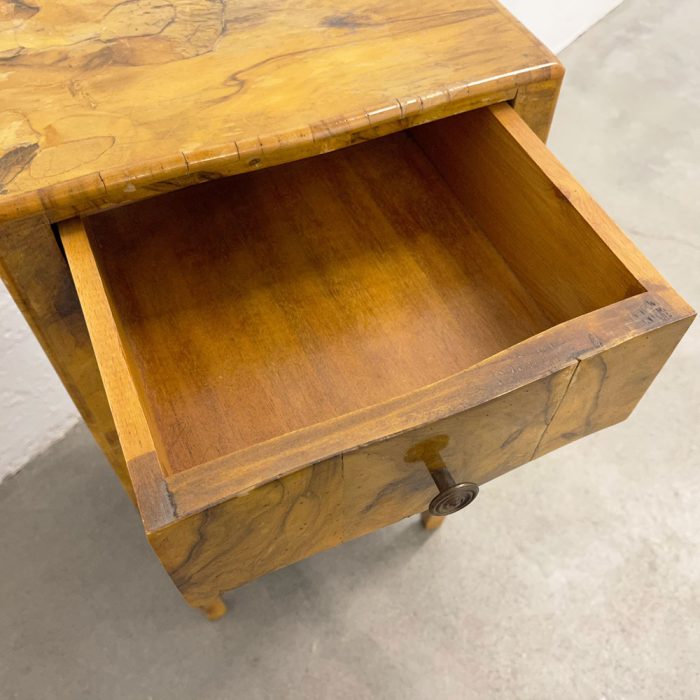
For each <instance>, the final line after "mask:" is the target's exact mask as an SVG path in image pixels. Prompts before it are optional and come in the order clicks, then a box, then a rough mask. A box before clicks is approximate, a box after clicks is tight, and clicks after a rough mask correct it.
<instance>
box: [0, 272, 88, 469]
mask: <svg viewBox="0 0 700 700" xmlns="http://www.w3.org/2000/svg"><path fill="white" fill-rule="evenodd" d="M77 420H78V412H77V411H76V410H75V407H74V406H73V404H72V403H71V400H70V399H69V398H68V394H67V393H66V391H65V389H64V388H63V385H62V384H61V382H60V381H59V380H58V377H57V376H56V374H55V372H54V371H53V368H52V367H51V365H50V364H49V361H48V360H47V359H46V356H45V355H44V353H43V351H42V349H41V347H40V346H39V343H38V342H37V341H36V339H35V338H34V336H33V335H32V333H31V331H30V330H29V327H28V326H27V323H26V321H25V320H24V318H22V314H21V313H20V312H19V310H18V309H17V307H16V306H15V305H14V302H13V301H12V298H11V297H10V295H9V293H8V292H7V290H6V289H5V286H4V285H3V284H2V283H1V282H0V481H1V480H2V479H3V478H4V477H6V476H8V475H9V474H12V473H14V472H16V471H17V470H18V469H19V468H20V467H21V466H22V465H23V464H24V463H25V462H26V461H27V460H29V459H31V458H32V457H33V456H35V455H36V454H38V453H39V452H41V451H42V450H44V449H46V448H47V447H48V446H49V445H50V444H51V443H52V442H54V441H55V440H57V439H58V438H60V437H61V436H62V435H64V434H65V433H66V431H67V430H68V429H69V428H70V427H72V426H73V425H75V423H76V422H77Z"/></svg>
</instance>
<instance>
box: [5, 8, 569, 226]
mask: <svg viewBox="0 0 700 700" xmlns="http://www.w3.org/2000/svg"><path fill="white" fill-rule="evenodd" d="M0 66H1V67H2V75H3V95H4V96H5V98H6V99H5V101H4V105H5V106H4V108H3V109H2V110H1V111H0V135H1V137H0V139H1V140H0V192H3V193H4V194H2V195H0V220H1V219H8V218H18V217H22V216H29V215H31V214H33V213H37V212H39V211H45V212H46V213H47V216H49V218H51V219H52V220H57V219H60V218H67V217H68V216H70V215H75V214H77V213H80V212H84V211H88V210H94V209H96V208H101V207H104V206H109V205H110V204H113V203H115V202H123V201H129V200H130V199H137V198H142V197H146V196H152V195H154V194H157V193H159V192H162V191H164V190H167V189H174V188H178V187H182V186H184V185H187V184H192V183H195V182H198V181H201V179H207V178H210V177H212V176H216V175H221V174H224V173H226V174H231V173H234V172H243V171H245V170H250V169H257V168H260V167H264V166H265V165H268V164H271V163H279V162H284V161H288V160H293V159H295V158H299V157H303V156H307V155H312V154H314V153H320V152H324V151H327V150H331V149H333V148H338V147H340V146H343V145H349V144H351V143H354V142H356V140H357V139H358V138H360V139H363V138H367V137H368V136H373V135H377V134H378V133H381V129H382V126H383V125H388V124H393V125H394V128H398V121H399V120H401V119H403V120H405V122H404V124H403V126H408V125H410V124H413V123H418V122H419V121H422V120H425V119H435V118H437V117H439V116H444V115H445V114H450V113H455V112H457V111H461V110H464V109H468V108H471V107H474V106H478V105H479V104H484V103H489V102H494V101H500V100H504V99H512V98H516V96H517V94H518V91H519V90H520V89H521V88H523V87H526V86H528V85H530V84H532V83H538V82H549V81H553V82H554V83H557V84H558V83H559V82H560V81H561V76H562V74H563V71H562V70H561V67H560V66H559V63H558V61H557V60H556V58H555V57H554V56H553V55H552V54H551V53H550V52H549V51H548V50H547V49H546V48H545V47H543V46H542V45H541V44H540V43H539V42H538V41H537V40H536V39H535V38H534V37H532V36H531V35H530V34H529V33H528V32H527V31H526V30H524V29H523V28H522V26H521V25H520V24H519V23H518V22H517V21H515V20H514V19H513V18H512V17H511V16H510V15H508V14H507V13H506V12H505V11H504V10H503V9H502V8H501V7H500V6H499V5H498V4H497V3H496V2H493V1H492V0H466V1H463V2H454V1H452V0H423V2H420V3H419V2H417V0H409V1H408V2H407V1H406V0H401V2H398V1H395V0H382V2H381V3H379V4H374V5H371V6H370V5H367V4H366V3H362V2H358V1H357V0H346V2H343V3H342V5H338V4H337V3H330V2H327V1H326V0H324V1H321V2H318V1H317V2H308V1H307V2H301V3H295V4H294V6H293V7H287V6H285V5H280V6H277V5H274V4H271V3H262V4H261V3H259V2H251V1H250V0H237V1H236V2H233V1H232V0H121V1H120V0H98V1H96V2H91V3H83V2H79V0H56V1H55V2H46V1H45V0H33V2H31V3H19V2H14V1H13V0H4V1H3V2H2V4H1V5H0ZM350 67H351V69H350ZM115 86H118V89H115ZM550 98H551V99H552V100H554V99H556V95H555V94H552V95H550V96H549V97H548V98H547V99H550ZM516 101H518V100H517V99H516ZM520 102H521V106H520V107H519V108H522V109H523V113H524V114H527V116H528V118H530V117H532V118H533V120H534V121H533V123H534V122H538V121H539V122H542V123H544V122H547V121H548V118H549V116H548V115H550V113H551V108H550V106H549V105H543V109H542V115H543V116H540V114H539V106H536V107H534V108H533V109H530V108H526V106H525V104H526V103H528V104H531V105H534V103H533V102H532V101H529V100H528V98H527V95H526V94H525V93H523V95H522V96H521V100H520ZM377 129H378V130H379V131H378V132H377V131H376V130H377Z"/></svg>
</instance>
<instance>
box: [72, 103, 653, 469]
mask: <svg viewBox="0 0 700 700" xmlns="http://www.w3.org/2000/svg"><path fill="white" fill-rule="evenodd" d="M84 225H85V232H86V235H87V239H88V241H89V249H90V250H91V253H92V255H94V259H95V263H96V269H97V270H98V271H99V276H100V278H101V280H102V284H103V286H104V290H105V291H106V293H107V297H108V299H109V304H110V308H111V313H112V315H113V317H114V321H115V325H116V328H117V329H118V333H119V338H120V342H121V345H122V347H123V351H124V353H125V355H126V357H127V360H128V365H129V369H130V372H131V374H132V379H133V381H134V384H135V386H136V389H137V392H138V395H139V399H140V401H141V403H142V407H143V411H144V413H145V415H146V416H147V418H148V423H149V428H150V430H151V432H152V433H153V434H154V436H155V443H156V445H157V446H158V452H159V455H158V456H159V459H160V462H161V464H162V465H163V468H164V469H165V470H166V471H167V472H168V473H177V472H183V471H185V470H188V469H190V468H192V467H195V466H197V465H201V464H202V463H205V462H209V461H212V460H216V459H217V458H219V457H222V456H225V455H227V454H230V453H233V452H236V451H239V450H243V449H245V448H248V447H251V446H253V445H256V444H259V443H262V442H265V441H268V440H271V439H273V438H276V437H278V436H281V435H286V434H289V433H292V432H294V431H297V430H300V429H303V428H306V427H308V426H312V425H316V424H319V423H323V422H325V421H328V420H331V419H334V418H337V417H338V416H344V415H347V414H351V413H353V412H356V411H359V410H362V409H365V408H367V407H369V406H374V405H377V404H382V403H384V402H387V401H390V400H392V399H394V398H396V397H397V396H401V395H404V394H408V393H410V392H413V391H416V390H418V389H421V388H423V387H426V386H428V385H431V384H434V383H436V382H439V381H440V380H443V379H445V378H446V377H449V376H451V375H454V374H456V373H458V372H460V371H462V370H465V369H467V368H469V367H471V366H473V365H475V364H476V363H479V362H481V361H483V360H485V359H487V358H489V357H491V356H493V355H495V354H497V353H499V352H501V351H503V350H506V349H507V348H510V347H512V346H514V345H516V344H518V343H520V342H521V341H523V340H525V339H527V338H529V337H531V336H534V335H536V334H538V333H541V332H542V331H545V330H547V329H549V328H552V327H553V326H555V325H557V324H560V323H563V322H565V321H568V320H570V319H573V318H576V317H577V316H580V315H583V314H586V313H588V312H590V311H593V310H595V309H599V308H601V307H603V306H606V305H610V304H614V303H615V302H618V301H621V300H623V299H625V298H627V297H629V296H632V295H635V294H638V293H640V292H642V291H644V289H643V287H642V286H641V285H640V284H639V283H638V282H637V281H636V279H635V277H634V276H633V275H632V274H631V273H630V272H629V271H628V270H627V269H626V268H625V266H624V265H623V264H622V262H621V261H620V260H619V259H618V258H617V257H616V256H615V255H614V254H613V253H612V252H611V251H610V250H609V249H608V248H607V247H606V245H605V244H604V243H603V241H602V240H601V239H600V238H599V237H598V236H597V235H596V232H595V231H594V230H593V229H592V228H591V227H590V226H589V225H588V224H587V223H586V222H585V221H584V219H583V218H582V217H581V216H580V215H579V213H578V212H577V211H576V210H575V209H574V207H572V206H571V204H570V203H569V202H568V201H567V198H566V195H565V193H562V192H560V191H558V190H557V189H556V188H555V187H554V186H553V184H552V183H551V181H550V180H549V179H547V178H546V177H545V176H544V175H543V174H542V173H541V172H540V171H539V169H538V168H537V166H536V165H535V164H534V163H533V162H532V161H531V160H530V159H529V157H528V155H527V153H526V152H525V151H524V150H523V149H522V148H520V146H519V144H518V142H517V141H516V140H514V139H513V138H512V137H510V136H509V134H508V132H507V131H506V130H505V129H503V127H502V125H501V124H500V122H499V121H498V120H497V119H496V118H495V117H494V114H493V112H492V111H490V110H487V109H484V110H478V111H476V112H471V113H467V114H463V115H459V116H457V117H452V118H450V119H446V120H442V121H439V122H434V123H432V124H429V125H426V126H422V127H417V128H415V129H413V130H409V131H407V132H400V133H397V134H394V135H391V136H386V137H383V138H378V139H376V140H373V141H369V142H367V143H364V144H361V145H357V146H353V147H351V148H347V149H344V150H340V151H336V152H334V153H329V154H326V155H323V156H318V157H314V158H311V159H308V160H302V161H297V162H294V163H289V164H286V165H281V166H277V167H274V168H269V169H266V170H261V171H259V172H253V173H250V174H246V175H238V176H235V177H232V178H227V179H222V180H217V181H212V182H210V183H207V184H203V185H199V186H197V187H195V188H189V189H185V190H181V191H178V192H174V193H170V194H166V195H163V196H160V197H158V198H157V199H152V200H148V201H143V202H139V203H135V204H132V205H129V206H127V207H123V208H119V209H114V210H111V211H107V212H104V213H101V214H98V215H95V216H92V217H90V218H87V219H85V221H84ZM67 248H68V246H67ZM69 252H70V251H69ZM70 257H71V256H70V254H69V260H70ZM71 265H72V266H73V262H71ZM78 287H79V292H80V296H81V301H82V303H83V305H85V304H89V303H90V299H89V298H86V297H87V296H88V295H89V292H87V291H85V289H86V288H85V286H84V285H78ZM95 332H96V331H95V329H94V328H91V334H92V337H93V342H95Z"/></svg>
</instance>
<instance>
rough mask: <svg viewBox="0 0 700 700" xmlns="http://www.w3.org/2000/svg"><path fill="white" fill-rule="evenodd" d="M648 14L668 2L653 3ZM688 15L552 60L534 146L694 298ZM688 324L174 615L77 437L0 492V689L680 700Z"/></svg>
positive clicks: (691, 426)
mask: <svg viewBox="0 0 700 700" xmlns="http://www.w3.org/2000/svg"><path fill="white" fill-rule="evenodd" d="M662 6H664V7H662ZM699 26H700V5H699V4H698V3H697V2H696V0H675V1H674V2H670V1H668V2H664V3H659V2H657V1H652V0H628V1H627V2H626V3H625V4H624V5H623V6H622V8H621V9H620V10H618V11H616V12H615V13H614V14H613V15H611V16H610V17H608V18H607V19H606V20H605V21H604V22H603V23H601V24H600V25H598V26H597V27H595V28H594V29H593V30H592V31H591V32H589V33H588V34H586V35H585V36H584V37H583V38H582V39H581V40H579V41H578V42H577V43H576V44H575V45H574V46H573V47H571V48H570V49H569V50H567V51H566V52H565V55H564V57H563V58H564V61H565V63H566V64H567V66H568V70H569V73H568V77H567V80H566V84H565V89H564V92H563V95H562V99H561V106H560V109H559V112H558V117H557V120H556V125H555V129H554V131H553V135H552V139H551V146H552V148H553V149H554V151H555V152H556V153H557V154H559V156H560V157H561V158H562V160H564V162H566V163H567V164H568V166H569V167H570V168H571V170H572V171H573V172H574V173H575V174H576V175H577V176H578V177H579V178H580V179H581V180H582V181H583V183H584V185H586V186H587V187H588V188H589V190H590V191H591V192H592V193H593V195H594V196H596V197H597V198H598V199H599V200H600V201H601V203H602V204H603V205H604V206H605V207H606V208H607V209H608V210H609V211H610V213H611V214H612V215H613V216H614V217H615V218H616V219H617V220H618V221H619V222H620V224H621V225H622V226H623V228H625V229H626V230H627V231H628V232H629V233H630V234H631V236H632V237H633V238H634V240H635V241H636V243H637V244H638V245H639V246H640V247H641V248H642V250H644V251H645V252H646V253H647V254H648V255H649V257H650V258H651V259H652V260H653V261H654V262H655V263H656V264H657V265H658V267H659V268H660V270H661V271H662V273H664V274H665V275H666V276H667V277H668V278H669V279H671V280H672V281H673V283H674V285H675V286H676V287H677V289H678V290H679V291H680V292H681V293H682V294H684V295H685V296H686V298H687V299H689V300H690V302H691V303H693V304H694V305H695V306H696V307H700V284H699V283H700V274H699V273H698V271H699V270H700V230H699V228H700V197H699V195H700V191H699V189H698V188H699V186H700V117H699V116H698V115H700V55H699V54H700V41H699V40H698V39H699V37H698V36H697V28H698V27H699ZM699 349H700V322H699V323H697V324H696V325H695V326H694V328H692V329H691V331H690V334H689V336H687V337H686V339H685V341H684V342H683V344H682V345H681V347H680V348H679V349H678V351H677V352H676V354H675V355H674V357H673V358H672V360H671V361H670V362H669V364H668V365H667V367H666V368H665V370H664V371H663V373H662V375H661V376H660V378H659V379H658V380H657V382H656V383H655V384H654V386H653V387H652V389H651V390H650V392H649V394H648V395H647V397H646V399H645V400H644V401H643V403H642V405H641V406H640V407H639V408H638V409H637V411H636V413H635V414H634V415H633V417H632V418H631V419H630V420H629V421H628V422H626V423H625V424H623V425H620V426H617V427H615V428H612V429H610V430H607V431H604V432H603V433H600V434H598V435H596V436H593V437H590V438H588V439H586V440H583V441H581V442H579V443H576V444H574V445H571V446H569V447H567V448H564V449H562V450H560V451H559V452H556V453H554V454H552V455H549V456H547V457H545V458H543V459H540V460H539V461H537V462H536V463H534V464H532V465H530V466H528V467H525V468H523V469H521V470H518V471H516V472H514V473H511V474H509V475H507V476H505V477H503V478H501V479H499V480H497V481H496V482H494V483H491V484H489V485H487V486H486V487H485V488H484V489H483V493H482V495H481V497H480V498H479V500H478V501H477V502H476V503H475V504H474V505H473V506H472V507H470V508H469V509H468V510H466V511H464V512H463V513H462V514H460V515H459V516H455V517H454V518H452V519H451V520H449V521H448V522H447V523H446V525H445V527H444V528H443V529H442V530H441V531H439V532H438V533H436V534H435V535H433V536H429V535H427V534H426V533H425V532H424V531H423V530H421V528H420V527H419V526H418V524H417V523H416V521H405V522H403V523H399V524H398V525H395V526H393V527H391V528H388V529H386V530H384V531H382V532H378V533H375V534H373V535H370V536H368V537H365V538H363V539H361V540H358V541H355V542H352V543H349V544H347V545H345V546H343V547H341V548H339V549H337V550H334V551H330V552H326V553H324V554H321V555H319V556H316V557H314V558H313V559H311V560H308V561H306V562H303V563H300V564H298V565H296V566H292V567H290V568H287V569H285V570H283V571H280V572H278V573H275V574H271V575H269V576H267V577H265V578H264V579H262V580H260V581H257V582H255V583H253V584H251V585H249V586H247V587H245V588H243V589H240V590H239V591H237V592H234V593H232V594H229V595H228V596H227V599H228V602H229V603H230V604H232V606H233V610H232V611H231V613H230V614H229V616H228V617H227V618H224V619H223V620H222V621H220V622H218V623H209V622H207V621H206V620H204V618H203V617H201V616H200V614H199V613H197V612H195V611H193V610H190V609H189V608H187V607H186V606H185V605H184V604H183V603H182V601H181V600H180V598H179V595H178V593H177V591H176V590H175V588H174V587H173V586H172V585H171V584H170V582H169V580H168V578H167V576H166V575H165V574H164V573H163V571H162V570H161V568H160V565H159V564H158V562H157V560H156V558H155V556H154V555H153V554H152V553H151V551H150V549H149V547H148V545H147V544H146V542H145V540H144V538H143V535H142V530H141V525H140V523H139V519H138V517H137V515H136V513H135V512H134V510H133V509H132V507H131V505H130V504H129V502H128V500H127V498H126V496H124V495H123V493H122V492H121V491H120V489H119V486H118V483H117V481H116V479H115V478H114V477H113V476H112V474H111V472H110V470H109V468H108V467H107V464H106V462H105V460H104V458H103V457H102V455H101V454H100V452H99V451H98V449H97V448H96V447H95V445H94V444H93V442H92V440H91V439H90V437H89V436H88V434H87V432H86V430H85V429H84V428H82V427H80V428H78V429H76V430H74V431H73V432H72V433H71V434H69V436H68V437H67V438H66V439H65V440H64V441H63V442H61V443H60V444H57V445H56V446H55V447H53V448H52V449H51V450H50V451H49V452H48V453H46V454H45V455H43V456H42V457H40V458H39V459H37V460H36V461H34V462H33V463H32V464H30V465H29V466H28V467H26V468H25V469H24V470H23V471H22V472H20V473H19V475H17V476H16V477H15V478H12V479H10V480H8V481H7V482H5V483H4V484H3V485H2V487H1V488H0V557H1V559H0V561H1V571H0V601H1V603H0V605H1V607H0V630H1V631H2V632H1V633H0V697H1V698H3V699H4V698H22V699H25V698H28V699H31V700H33V699H35V698H38V699H43V698H55V699H61V698H69V699H70V700H78V699H79V698H90V699H91V700H93V699H100V698H105V699H108V698H120V699H121V698H127V699H131V698H136V699H140V698H144V699H146V698H155V699H157V700H160V699H161V698H168V699H169V700H170V699H176V698H187V699H188V700H192V699H193V698H197V699H198V700H200V699H201V700H210V699H211V700H214V699H219V698H221V699H224V698H225V699H227V700H228V699H231V698H246V699H251V700H253V699H255V698H285V699H287V698H291V699H293V698H305V699H306V698H349V699H352V700H357V699H359V698H386V699H392V698H397V699H401V700H403V699H405V698H478V699H480V700H483V699H484V698H500V697H505V698H519V699H529V698H532V699H533V700H534V699H537V700H542V699H546V698H556V699H558V698H566V699H567V700H574V699H576V698H591V699H595V700H598V699H601V698H608V699H610V700H612V699H613V698H634V699H635V700H636V699H639V698H654V700H657V699H660V698H697V697H699V696H700V690H699V688H700V464H699V462H700V452H699V451H698V423H699V422H700V421H699V419H700V410H699V407H700V397H699V389H700V379H699V378H698V364H697V358H698V350H699Z"/></svg>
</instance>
